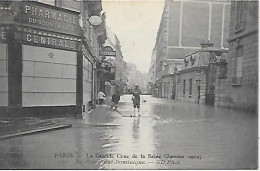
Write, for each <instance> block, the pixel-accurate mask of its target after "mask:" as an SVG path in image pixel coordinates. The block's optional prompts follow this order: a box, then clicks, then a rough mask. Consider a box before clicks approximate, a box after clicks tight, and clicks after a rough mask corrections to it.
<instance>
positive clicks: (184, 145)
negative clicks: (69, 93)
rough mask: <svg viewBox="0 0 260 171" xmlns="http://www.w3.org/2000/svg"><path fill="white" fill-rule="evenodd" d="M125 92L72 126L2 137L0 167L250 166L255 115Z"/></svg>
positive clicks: (72, 121) (254, 143)
mask: <svg viewBox="0 0 260 171" xmlns="http://www.w3.org/2000/svg"><path fill="white" fill-rule="evenodd" d="M142 98H143V100H144V99H145V101H146V102H142V103H141V110H140V111H141V112H140V115H141V116H139V117H138V116H137V117H129V116H130V115H133V114H134V112H133V107H132V102H131V96H130V95H124V96H122V97H121V101H120V103H119V109H118V111H119V113H117V112H115V111H113V110H112V109H110V107H109V106H102V107H99V108H98V109H97V112H96V113H92V114H90V115H87V116H86V117H85V120H81V119H66V120H65V121H64V122H67V123H70V124H72V128H69V129H63V130H57V131H53V132H46V133H40V134H35V135H27V136H22V137H16V138H11V139H6V140H2V141H1V142H0V143H1V144H0V150H1V154H0V160H1V161H0V163H1V164H0V166H1V169H4V168H9V169H38V168H41V169H234V168H237V169H246V168H257V151H258V148H257V137H258V132H257V122H258V118H257V114H252V113H246V112H240V111H234V110H228V109H222V108H213V107H211V106H205V105H197V104H193V103H183V102H175V101H173V100H168V99H159V98H153V97H151V96H142Z"/></svg>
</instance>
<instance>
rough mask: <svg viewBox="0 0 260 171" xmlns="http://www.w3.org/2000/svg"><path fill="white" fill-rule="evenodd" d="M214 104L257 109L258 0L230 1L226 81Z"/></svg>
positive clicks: (250, 109) (242, 108)
mask: <svg viewBox="0 0 260 171" xmlns="http://www.w3.org/2000/svg"><path fill="white" fill-rule="evenodd" d="M221 85H222V86H221V87H220V89H219V90H218V91H219V92H220V93H221V94H220V96H219V99H218V100H219V102H218V103H217V104H216V106H223V107H228V108H235V109H241V110H249V111H257V104H258V96H257V94H258V2H257V1H232V3H231V14H230V29H229V58H228V75H227V81H226V82H224V83H222V84H221Z"/></svg>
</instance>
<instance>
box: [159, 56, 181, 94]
mask: <svg viewBox="0 0 260 171" xmlns="http://www.w3.org/2000/svg"><path fill="white" fill-rule="evenodd" d="M163 63H164V67H163V75H162V77H161V79H159V82H160V84H159V86H157V89H159V90H160V91H158V93H160V92H161V94H158V97H162V98H167V99H175V95H176V73H177V72H178V71H180V69H181V68H182V65H183V59H167V60H164V61H163Z"/></svg>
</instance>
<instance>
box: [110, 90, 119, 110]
mask: <svg viewBox="0 0 260 171" xmlns="http://www.w3.org/2000/svg"><path fill="white" fill-rule="evenodd" d="M119 100H120V94H119V92H118V91H116V92H115V93H114V94H113V95H112V104H111V108H112V109H113V107H115V109H117V105H118V102H119Z"/></svg>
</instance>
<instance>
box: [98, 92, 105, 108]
mask: <svg viewBox="0 0 260 171" xmlns="http://www.w3.org/2000/svg"><path fill="white" fill-rule="evenodd" d="M104 100H106V95H105V93H103V92H102V91H101V90H99V92H98V104H99V105H102V104H104Z"/></svg>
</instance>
